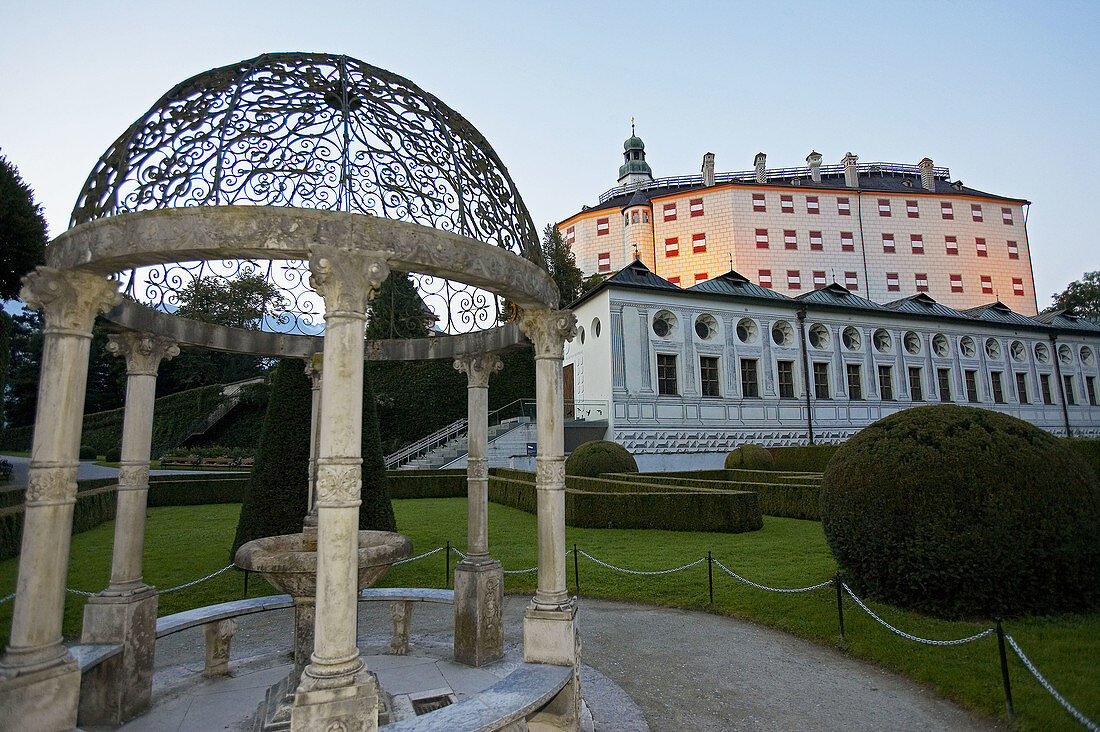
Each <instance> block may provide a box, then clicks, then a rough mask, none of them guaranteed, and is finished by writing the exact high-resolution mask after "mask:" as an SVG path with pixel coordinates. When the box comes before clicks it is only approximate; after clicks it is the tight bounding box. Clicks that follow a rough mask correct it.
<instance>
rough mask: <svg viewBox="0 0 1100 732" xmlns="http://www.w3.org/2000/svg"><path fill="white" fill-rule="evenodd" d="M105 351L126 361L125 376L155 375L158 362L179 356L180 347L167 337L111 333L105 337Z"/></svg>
mask: <svg viewBox="0 0 1100 732" xmlns="http://www.w3.org/2000/svg"><path fill="white" fill-rule="evenodd" d="M107 350H108V351H110V352H111V353H113V354H115V355H116V356H119V357H124V358H125V359H126V373H127V374H133V375H138V374H146V375H150V376H156V375H157V369H158V368H160V362H161V361H163V360H171V359H173V358H175V357H176V356H178V355H180V347H179V346H177V345H176V342H175V341H174V340H172V339H171V338H168V337H167V336H160V335H156V334H155V333H135V332H133V331H130V332H127V333H112V334H111V335H109V336H107Z"/></svg>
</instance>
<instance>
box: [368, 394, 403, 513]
mask: <svg viewBox="0 0 1100 732" xmlns="http://www.w3.org/2000/svg"><path fill="white" fill-rule="evenodd" d="M361 495H362V498H363V503H362V504H361V505H360V506H359V528H360V529H373V530H375V531H394V530H396V528H397V521H396V519H395V518H394V515H393V504H391V503H390V492H389V489H388V488H387V487H386V465H385V461H384V459H383V457H382V439H381V437H380V436H379V434H378V410H377V408H376V406H375V401H374V389H373V388H372V387H371V383H370V379H369V378H368V377H367V376H366V374H364V375H363V490H362V493H361Z"/></svg>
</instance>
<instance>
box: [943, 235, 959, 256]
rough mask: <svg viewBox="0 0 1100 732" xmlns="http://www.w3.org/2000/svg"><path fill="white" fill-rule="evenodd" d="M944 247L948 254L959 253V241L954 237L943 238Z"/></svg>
mask: <svg viewBox="0 0 1100 732" xmlns="http://www.w3.org/2000/svg"><path fill="white" fill-rule="evenodd" d="M943 245H944V247H945V248H946V249H947V253H948V254H954V255H957V254H958V253H959V240H958V238H957V237H954V236H945V237H944V238H943Z"/></svg>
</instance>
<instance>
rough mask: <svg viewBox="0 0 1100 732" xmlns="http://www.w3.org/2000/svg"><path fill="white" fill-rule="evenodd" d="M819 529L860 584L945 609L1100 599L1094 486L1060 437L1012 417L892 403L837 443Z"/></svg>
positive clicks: (992, 610) (1060, 607)
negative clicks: (895, 407) (893, 408)
mask: <svg viewBox="0 0 1100 732" xmlns="http://www.w3.org/2000/svg"><path fill="white" fill-rule="evenodd" d="M820 508H821V524H822V527H823V528H824V530H825V538H826V540H827V541H828V543H829V547H830V548H831V549H832V552H833V555H834V556H835V557H836V560H837V563H838V564H839V565H840V567H841V569H842V571H843V572H844V573H845V575H847V581H848V582H849V584H850V585H851V586H852V587H853V590H855V591H856V592H858V593H863V594H865V595H866V596H868V597H872V598H875V599H878V600H883V601H885V602H890V603H893V604H896V605H900V606H904V607H910V608H913V609H916V610H920V611H922V612H927V613H931V614H934V615H940V616H948V617H974V616H978V617H984V618H990V617H995V616H999V615H1019V614H1024V613H1047V612H1055V611H1079V610H1088V609H1092V608H1096V607H1100V487H1098V485H1097V479H1096V476H1095V475H1093V473H1092V471H1091V470H1090V469H1089V467H1088V466H1087V465H1086V464H1085V463H1084V462H1083V461H1082V460H1081V459H1080V458H1079V457H1078V456H1077V455H1075V454H1074V452H1073V451H1072V450H1071V449H1069V448H1068V447H1067V446H1066V445H1065V443H1064V442H1063V441H1062V440H1059V439H1058V438H1056V437H1054V436H1053V435H1050V434H1049V433H1047V432H1044V431H1043V430H1041V429H1039V428H1037V427H1035V426H1033V425H1031V424H1029V423H1027V422H1024V421H1022V420H1019V419H1016V418H1015V417H1009V416H1007V415H1004V414H1000V413H997V412H991V411H987V410H984V409H977V408H974V407H962V406H955V405H937V406H927V407H917V408H914V409H907V410H905V411H903V412H898V413H896V414H893V415H891V416H889V417H886V418H885V419H882V420H879V421H878V422H875V423H874V424H872V425H870V426H869V427H867V428H866V429H864V430H862V431H861V432H859V434H857V435H856V436H855V437H853V438H852V439H850V440H849V441H848V442H847V443H845V444H844V445H842V446H841V448H840V449H839V450H837V452H836V455H834V456H833V459H832V460H831V461H830V462H829V465H828V467H827V468H826V469H825V476H824V482H823V485H822V490H821V500H820Z"/></svg>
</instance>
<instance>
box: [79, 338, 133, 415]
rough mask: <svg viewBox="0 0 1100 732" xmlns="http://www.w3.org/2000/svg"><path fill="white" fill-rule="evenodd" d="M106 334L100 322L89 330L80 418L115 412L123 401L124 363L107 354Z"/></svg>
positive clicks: (116, 357) (120, 359)
mask: <svg viewBox="0 0 1100 732" xmlns="http://www.w3.org/2000/svg"><path fill="white" fill-rule="evenodd" d="M109 332H110V331H108V330H107V328H106V326H105V325H104V323H103V322H102V321H97V322H96V324H95V325H94V326H93V327H92V343H91V346H90V349H89V355H90V358H89V361H88V381H87V386H86V388H85V390H84V414H94V413H96V412H105V411H107V410H110V409H118V408H120V407H121V406H122V405H123V402H124V400H125V398H126V359H125V358H119V357H118V356H115V355H114V354H113V353H111V352H110V351H108V350H107V334H108V333H109Z"/></svg>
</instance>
